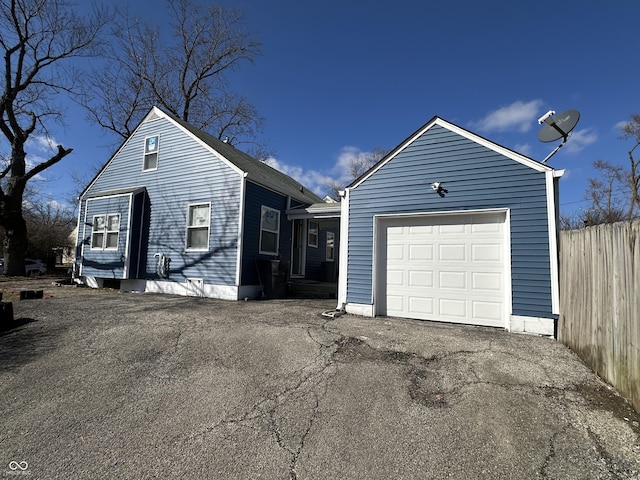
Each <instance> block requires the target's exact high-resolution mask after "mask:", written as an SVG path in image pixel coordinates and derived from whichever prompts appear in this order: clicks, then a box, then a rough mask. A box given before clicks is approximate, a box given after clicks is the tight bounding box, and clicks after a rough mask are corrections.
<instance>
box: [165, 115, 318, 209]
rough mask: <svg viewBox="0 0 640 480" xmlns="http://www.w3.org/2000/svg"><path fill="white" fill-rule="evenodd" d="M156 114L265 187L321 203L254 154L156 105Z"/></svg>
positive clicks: (303, 199)
mask: <svg viewBox="0 0 640 480" xmlns="http://www.w3.org/2000/svg"><path fill="white" fill-rule="evenodd" d="M154 109H156V112H155V113H156V114H158V113H162V114H163V115H164V116H166V117H167V118H169V119H170V120H172V121H173V122H175V123H177V124H178V125H180V126H181V127H182V128H184V129H185V130H186V131H187V132H188V133H190V134H191V135H193V136H194V137H196V138H197V139H198V140H200V141H202V142H203V143H205V144H206V145H207V146H209V147H210V148H212V149H213V150H215V151H216V152H217V153H218V154H219V155H221V156H222V157H223V159H225V160H227V161H228V162H230V163H232V164H233V165H235V166H236V167H237V168H238V169H239V170H241V171H242V172H244V173H245V174H246V175H247V178H248V179H249V180H251V181H253V182H255V183H257V184H260V185H262V186H264V187H267V188H270V189H274V190H277V191H279V192H282V193H286V194H287V195H290V196H291V197H292V198H295V199H296V200H299V201H301V202H303V203H309V204H312V203H320V202H322V199H321V198H320V197H319V196H318V195H316V194H315V193H313V192H312V191H311V190H309V189H308V188H307V187H305V186H304V185H302V184H301V183H299V182H298V181H297V180H294V179H293V178H291V177H290V176H289V175H286V174H284V173H282V172H280V171H278V170H276V169H275V168H273V167H271V166H269V165H267V164H266V163H264V162H261V161H260V160H256V159H255V158H253V157H252V156H250V155H248V154H246V153H244V152H243V151H241V150H238V149H237V148H235V147H234V146H233V145H231V144H229V143H226V142H223V141H222V140H220V139H218V138H216V137H214V136H213V135H211V134H209V133H207V132H205V131H203V130H200V129H198V128H196V127H194V126H193V125H191V124H189V123H187V122H185V121H184V120H182V119H181V118H179V117H176V116H175V115H172V114H170V113H166V112H163V111H162V110H160V109H158V108H157V107H154Z"/></svg>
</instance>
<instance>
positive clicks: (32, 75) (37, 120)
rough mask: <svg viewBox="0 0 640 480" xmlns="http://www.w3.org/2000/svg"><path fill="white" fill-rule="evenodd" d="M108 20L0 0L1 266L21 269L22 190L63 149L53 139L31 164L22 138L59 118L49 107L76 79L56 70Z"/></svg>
mask: <svg viewBox="0 0 640 480" xmlns="http://www.w3.org/2000/svg"><path fill="white" fill-rule="evenodd" d="M108 20H109V18H108V15H105V12H103V11H101V12H98V11H95V10H94V11H93V13H92V14H91V15H89V16H87V17H82V16H79V15H78V14H76V13H75V12H74V10H73V8H72V5H71V4H70V3H67V2H66V1H65V0H0V48H1V52H2V56H3V60H4V62H3V65H4V71H3V72H2V73H3V85H2V97H1V98H0V131H1V132H2V137H0V140H1V142H2V144H4V145H6V146H8V148H7V151H10V153H9V154H8V156H7V158H6V159H5V160H4V165H3V166H1V167H0V168H1V171H0V182H1V187H0V226H1V227H2V228H3V229H4V232H5V238H4V272H5V274H7V275H23V274H24V257H25V251H26V247H27V228H26V223H25V220H24V216H23V195H24V192H25V188H26V186H27V182H28V181H29V180H31V179H32V178H34V177H35V176H36V175H38V174H39V173H41V172H42V171H44V170H46V169H47V168H49V167H51V166H52V165H54V164H56V163H58V162H59V161H60V160H62V159H63V158H64V157H66V156H67V155H68V154H69V153H71V151H72V149H71V148H65V147H63V146H62V145H58V146H57V148H55V149H54V151H52V154H51V156H50V157H49V158H48V159H46V160H44V161H42V162H40V163H38V164H35V165H29V164H28V162H27V152H26V149H25V145H26V143H27V141H28V140H29V138H30V137H32V136H35V135H44V136H45V137H48V129H47V126H48V125H50V123H51V122H56V121H59V122H60V121H61V120H62V117H63V110H62V109H61V108H60V107H59V106H58V105H56V103H55V99H56V98H57V97H58V95H60V94H65V93H70V92H72V91H73V90H74V88H75V87H76V85H75V81H76V80H77V79H78V78H80V76H79V75H77V74H74V73H73V72H72V71H71V70H70V69H68V70H64V69H63V67H65V66H68V67H69V68H70V63H71V62H69V61H70V60H71V59H73V58H75V57H81V56H86V55H89V54H90V53H91V52H92V48H93V47H94V46H96V45H97V39H98V35H99V34H100V32H101V30H102V29H103V27H104V25H105V23H106V22H107V21H108Z"/></svg>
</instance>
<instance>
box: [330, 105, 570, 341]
mask: <svg viewBox="0 0 640 480" xmlns="http://www.w3.org/2000/svg"><path fill="white" fill-rule="evenodd" d="M562 173H563V172H562V171H556V170H554V169H553V168H551V167H550V166H548V165H546V164H543V163H540V162H537V161H536V160H533V159H531V158H529V157H526V156H524V155H521V154H519V153H517V152H514V151H513V150H510V149H508V148H505V147H503V146H500V145H498V144H496V143H494V142H491V141H489V140H487V139H485V138H483V137H480V136H478V135H476V134H474V133H472V132H469V131H468V130H465V129H463V128H461V127H459V126H457V125H454V124H452V123H449V122H447V121H445V120H443V119H441V118H438V117H434V118H433V119H432V120H430V121H429V122H427V123H426V124H425V125H424V126H422V127H421V128H420V129H418V130H417V131H416V132H414V133H413V134H412V135H411V136H409V137H408V138H407V139H406V140H405V141H403V142H402V143H401V144H400V145H398V146H397V147H396V148H395V149H393V150H392V151H391V152H390V153H389V154H388V155H387V156H386V157H384V158H383V159H381V160H380V161H379V162H378V163H377V164H376V165H374V166H373V167H372V168H371V169H370V170H369V171H368V172H366V173H365V174H364V175H362V176H361V177H360V178H358V179H357V180H355V181H354V182H353V183H352V184H351V185H349V186H348V187H347V188H346V189H345V191H344V194H343V198H342V202H341V219H342V220H341V222H342V223H341V233H340V239H341V245H340V248H341V252H343V254H342V255H341V257H340V265H339V272H340V274H339V283H338V306H337V308H338V309H342V310H344V311H346V312H348V313H352V314H358V315H364V316H378V315H380V316H393V317H402V318H411V319H420V320H435V321H441V322H453V323H464V324H472V325H481V326H490V327H499V328H505V329H507V330H511V331H518V332H530V333H537V334H541V335H554V332H555V324H556V321H557V318H558V313H559V303H560V302H559V287H558V270H557V268H558V264H557V261H558V258H557V230H556V216H557V188H558V180H559V178H560V177H561V176H562Z"/></svg>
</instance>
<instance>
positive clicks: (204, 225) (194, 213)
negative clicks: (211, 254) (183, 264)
mask: <svg viewBox="0 0 640 480" xmlns="http://www.w3.org/2000/svg"><path fill="white" fill-rule="evenodd" d="M210 220H211V204H209V203H198V204H194V205H189V211H188V213H187V250H208V249H209V228H210V225H211V221H210Z"/></svg>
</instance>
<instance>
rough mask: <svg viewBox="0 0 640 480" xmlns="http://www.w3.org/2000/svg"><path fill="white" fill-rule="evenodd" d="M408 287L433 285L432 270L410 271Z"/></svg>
mask: <svg viewBox="0 0 640 480" xmlns="http://www.w3.org/2000/svg"><path fill="white" fill-rule="evenodd" d="M409 286H410V287H433V272H431V271H410V272H409Z"/></svg>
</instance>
